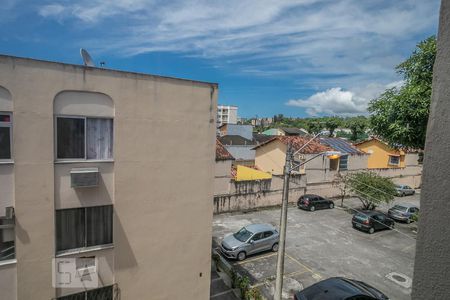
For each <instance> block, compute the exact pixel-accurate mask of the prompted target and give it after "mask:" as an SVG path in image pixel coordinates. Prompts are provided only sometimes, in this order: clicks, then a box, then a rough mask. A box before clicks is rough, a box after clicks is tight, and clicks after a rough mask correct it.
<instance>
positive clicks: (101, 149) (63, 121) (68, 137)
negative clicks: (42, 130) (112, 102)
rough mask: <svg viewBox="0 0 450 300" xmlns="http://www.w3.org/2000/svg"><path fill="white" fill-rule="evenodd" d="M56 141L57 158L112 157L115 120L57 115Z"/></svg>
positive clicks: (92, 158)
mask: <svg viewBox="0 0 450 300" xmlns="http://www.w3.org/2000/svg"><path fill="white" fill-rule="evenodd" d="M56 143H57V146H56V158H57V159H88V160H107V159H112V157H113V151H112V148H113V120H112V119H107V118H85V117H56Z"/></svg>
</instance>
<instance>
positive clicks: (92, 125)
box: [86, 118, 113, 160]
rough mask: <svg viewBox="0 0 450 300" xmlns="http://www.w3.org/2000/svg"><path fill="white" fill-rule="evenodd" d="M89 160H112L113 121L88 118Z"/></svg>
mask: <svg viewBox="0 0 450 300" xmlns="http://www.w3.org/2000/svg"><path fill="white" fill-rule="evenodd" d="M86 126H87V127H86V134H87V138H86V143H87V159H100V160H101V159H112V157H113V156H112V155H113V153H112V145H113V120H112V119H94V118H88V119H87V125H86Z"/></svg>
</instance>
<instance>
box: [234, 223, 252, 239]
mask: <svg viewBox="0 0 450 300" xmlns="http://www.w3.org/2000/svg"><path fill="white" fill-rule="evenodd" d="M252 235H253V232H250V231H248V230H247V229H246V228H245V227H243V228H242V229H241V230H239V231H238V232H236V233H235V234H233V236H234V238H235V239H237V240H239V241H241V242H245V241H247V240H248V239H249V238H250V237H251V236H252Z"/></svg>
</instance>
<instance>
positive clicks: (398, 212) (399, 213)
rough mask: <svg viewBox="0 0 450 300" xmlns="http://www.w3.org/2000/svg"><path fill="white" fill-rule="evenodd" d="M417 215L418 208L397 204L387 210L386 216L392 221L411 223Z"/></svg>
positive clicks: (411, 205)
mask: <svg viewBox="0 0 450 300" xmlns="http://www.w3.org/2000/svg"><path fill="white" fill-rule="evenodd" d="M418 214H419V208H418V207H417V206H415V205H413V204H397V205H395V206H394V207H391V208H390V209H389V210H388V215H389V217H391V218H392V219H394V220H397V221H404V222H406V223H408V224H409V223H411V221H414V216H417V215H418Z"/></svg>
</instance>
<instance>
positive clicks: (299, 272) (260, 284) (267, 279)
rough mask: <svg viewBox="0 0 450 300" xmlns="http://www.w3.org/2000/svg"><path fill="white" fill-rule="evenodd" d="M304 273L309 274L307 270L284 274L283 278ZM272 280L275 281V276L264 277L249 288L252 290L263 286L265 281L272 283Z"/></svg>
mask: <svg viewBox="0 0 450 300" xmlns="http://www.w3.org/2000/svg"><path fill="white" fill-rule="evenodd" d="M304 273H309V271H308V270H306V271H295V272H291V273H287V274H284V275H283V277H290V276H294V275H300V274H304ZM272 280H275V275H271V276H268V277H266V278H264V279H261V280H259V282H258V283H255V284H253V285H251V287H252V288H254V287H260V286H262V285H264V284H265V283H266V282H267V281H272Z"/></svg>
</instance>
